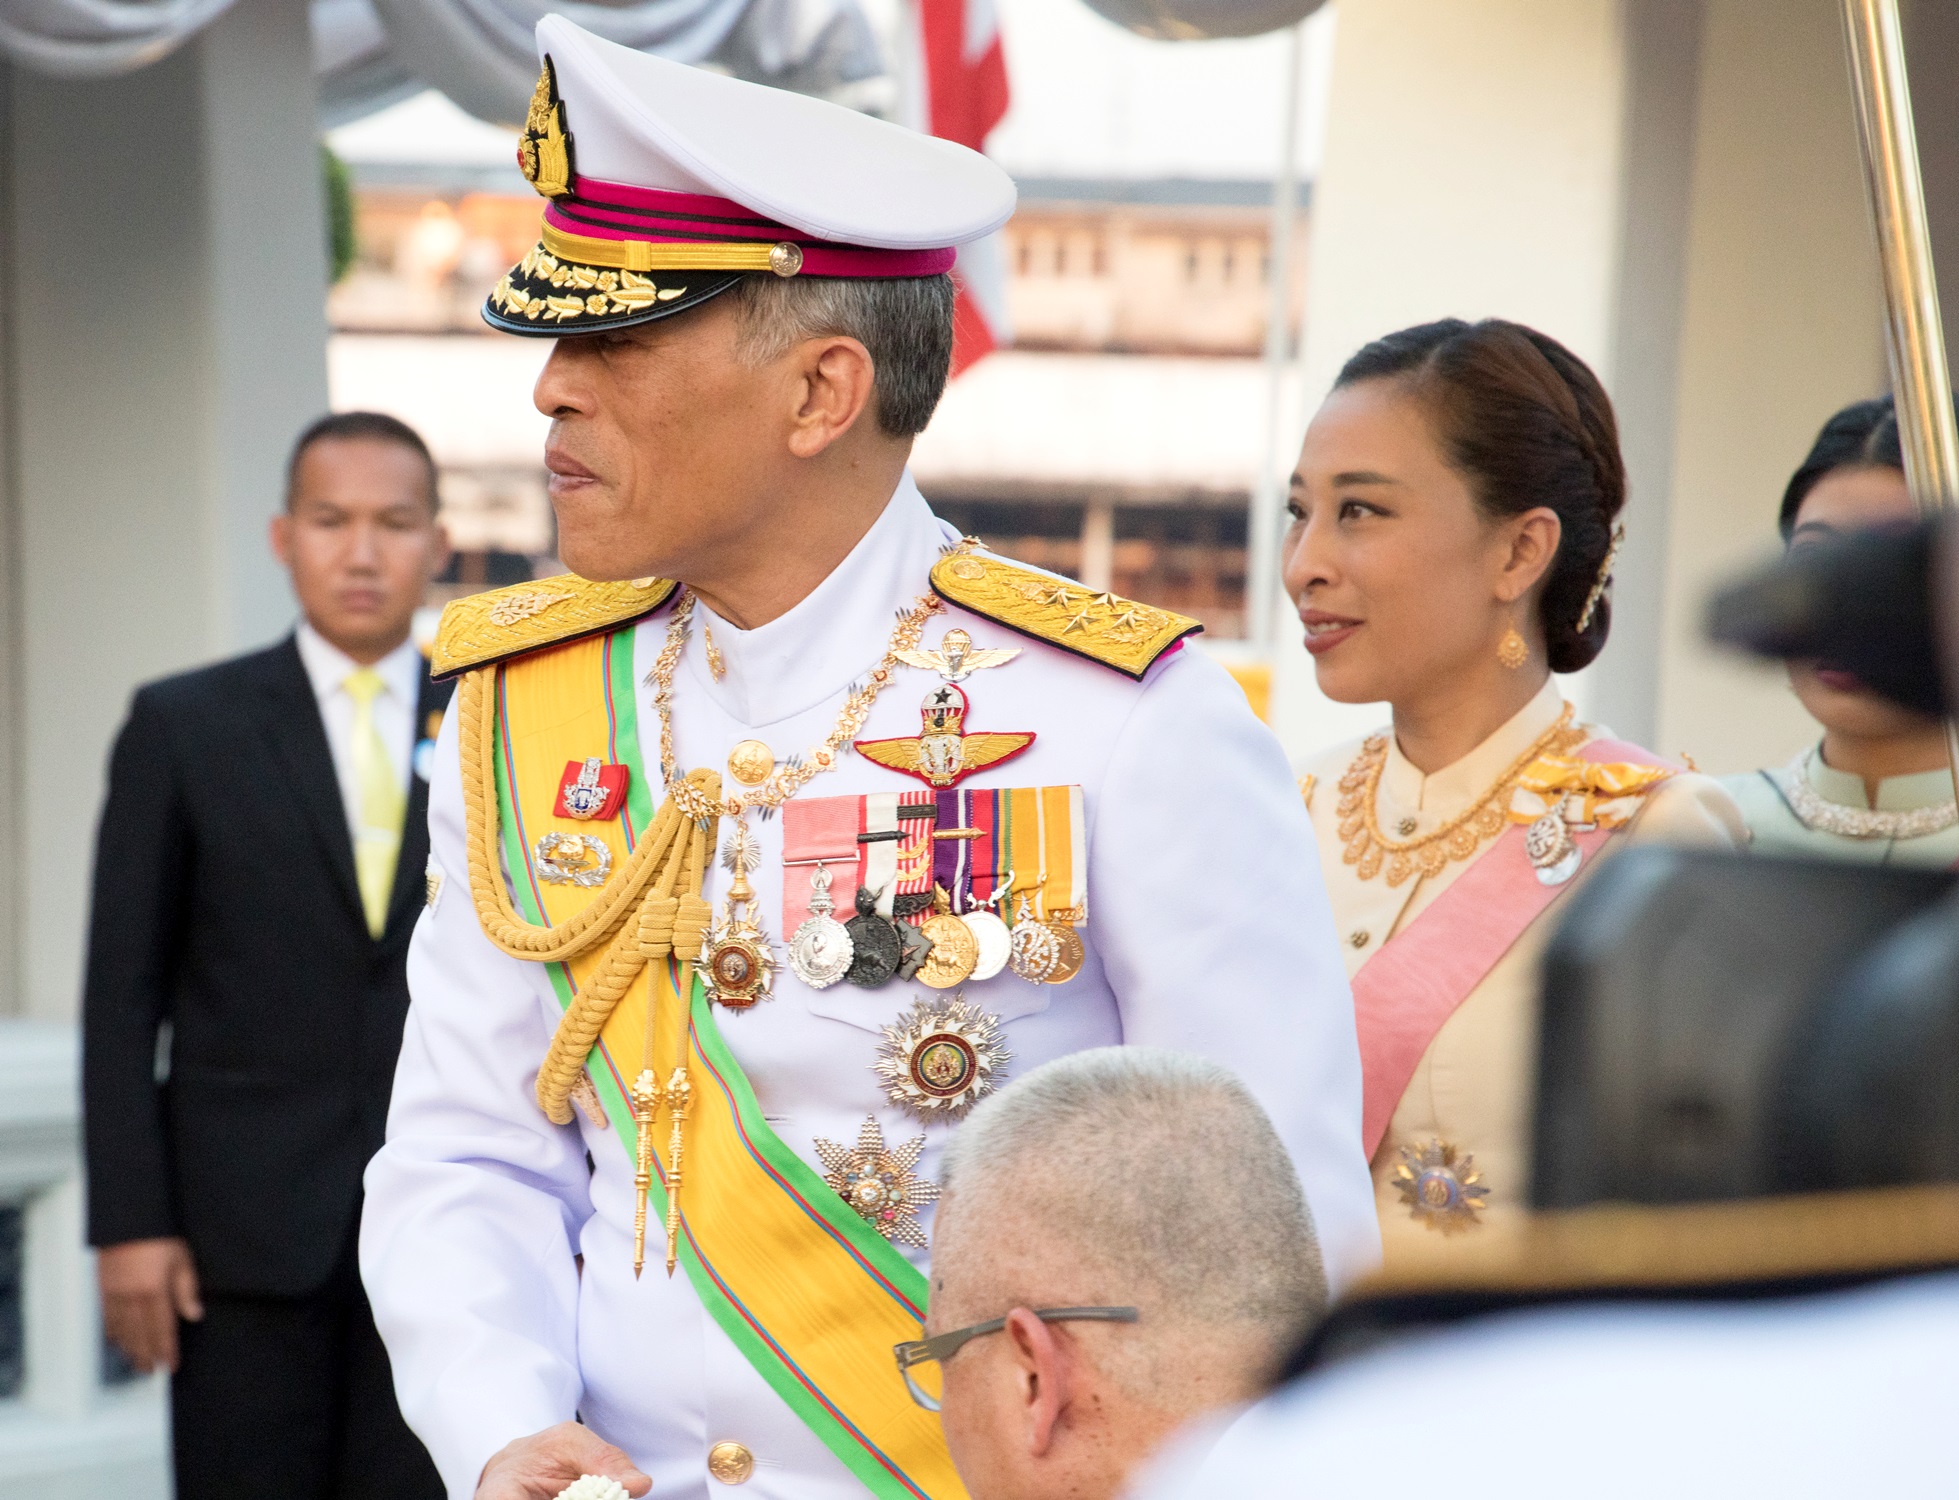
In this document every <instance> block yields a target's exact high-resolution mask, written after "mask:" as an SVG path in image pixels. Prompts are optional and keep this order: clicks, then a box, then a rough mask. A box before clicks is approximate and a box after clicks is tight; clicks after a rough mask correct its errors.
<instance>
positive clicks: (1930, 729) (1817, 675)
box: [1723, 398, 1959, 866]
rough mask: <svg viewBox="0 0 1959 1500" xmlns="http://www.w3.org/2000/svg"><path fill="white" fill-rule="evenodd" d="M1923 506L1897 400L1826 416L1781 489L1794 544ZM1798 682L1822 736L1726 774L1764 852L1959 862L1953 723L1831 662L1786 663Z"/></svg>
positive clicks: (1885, 521) (1908, 516)
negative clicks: (1755, 767) (1761, 764)
mask: <svg viewBox="0 0 1959 1500" xmlns="http://www.w3.org/2000/svg"><path fill="white" fill-rule="evenodd" d="M1916 514H1917V511H1916V509H1915V508H1914V506H1913V505H1912V500H1911V494H1910V491H1908V490H1907V489H1906V488H1905V475H1904V462H1903V459H1902V457H1901V456H1900V452H1899V447H1898V420H1897V416H1896V414H1895V413H1894V412H1893V410H1892V406H1891V402H1890V400H1889V398H1886V399H1884V400H1881V401H1860V402H1858V403H1857V404H1856V405H1854V406H1848V407H1845V408H1844V409H1843V410H1842V411H1840V412H1838V413H1837V414H1836V415H1835V416H1834V417H1832V418H1830V420H1829V421H1828V422H1827V423H1825V424H1824V427H1823V431H1822V432H1821V433H1820V434H1818V436H1817V439H1816V444H1815V446H1814V447H1812V448H1811V449H1810V452H1809V457H1808V458H1807V459H1805V460H1804V462H1803V466H1802V467H1801V468H1800V469H1798V470H1797V471H1796V473H1795V477H1794V478H1792V479H1791V480H1790V481H1789V488H1788V489H1787V491H1785V492H1784V494H1783V497H1782V516H1781V526H1782V535H1783V539H1784V540H1785V541H1787V542H1788V544H1789V546H1790V547H1791V548H1792V549H1793V548H1796V547H1805V546H1813V545H1815V544H1816V543H1817V542H1820V541H1825V540H1828V539H1829V538H1831V537H1834V536H1838V535H1840V534H1842V533H1843V532H1846V531H1856V530H1864V529H1869V528H1871V527H1884V526H1895V525H1901V524H1903V523H1906V522H1909V521H1911V520H1912V519H1913V518H1914V517H1915V516H1916ZM1789 681H1790V685H1791V686H1792V687H1794V688H1795V690H1796V696H1797V697H1798V698H1800V699H1801V700H1802V705H1803V707H1804V708H1806V709H1808V710H1809V713H1810V717H1812V718H1813V719H1815V720H1816V721H1817V723H1819V724H1821V725H1822V726H1823V738H1822V739H1821V741H1819V742H1818V743H1817V744H1815V745H1812V746H1811V747H1810V748H1809V749H1807V750H1805V751H1804V752H1803V753H1802V754H1801V755H1799V756H1797V757H1796V758H1795V759H1794V760H1793V761H1791V762H1790V763H1789V764H1788V765H1786V766H1781V767H1778V768H1776V769H1773V770H1766V771H1756V772H1753V773H1752V774H1750V775H1747V776H1730V777H1725V778H1723V782H1724V784H1725V785H1726V786H1727V788H1728V790H1729V791H1731V792H1732V793H1734V798H1735V801H1737V802H1739V803H1740V804H1741V811H1742V816H1743V817H1744V818H1745V819H1746V820H1747V822H1748V828H1749V832H1750V834H1751V835H1752V847H1753V848H1754V850H1755V851H1756V852H1757V853H1760V854H1790V855H1809V856H1812V857H1822V858H1831V859H1847V860H1857V861H1861V862H1863V863H1866V864H1910V865H1942V866H1951V865H1953V864H1959V811H1955V808H1954V805H1953V795H1952V772H1951V769H1950V767H1949V765H1948V763H1947V760H1946V745H1945V726H1944V725H1943V724H1942V723H1941V722H1940V721H1939V720H1937V719H1934V718H1927V717H1925V716H1924V715H1921V714H1917V713H1913V712H1912V711H1911V710H1909V709H1904V708H1900V707H1898V706H1897V705H1896V704H1893V703H1891V702H1889V701H1887V700H1886V699H1883V698H1880V697H1878V696H1877V694H1875V693H1873V692H1872V691H1871V690H1870V689H1869V688H1867V687H1865V686H1864V685H1863V684H1862V683H1861V682H1859V681H1858V680H1857V679H1856V678H1855V677H1853V676H1852V675H1851V674H1850V673H1848V672H1844V671H1841V670H1839V669H1837V668H1834V667H1832V666H1830V665H1829V664H1828V663H1826V662H1818V661H1798V662H1792V663H1790V666H1789Z"/></svg>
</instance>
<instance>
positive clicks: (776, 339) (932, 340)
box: [729, 272, 952, 437]
mask: <svg viewBox="0 0 1959 1500" xmlns="http://www.w3.org/2000/svg"><path fill="white" fill-rule="evenodd" d="M729 295H731V296H732V297H733V298H734V299H735V311H736V314H737V316H738V318H739V320H740V333H739V339H740V342H739V344H738V348H739V350H740V353H741V357H742V358H743V359H747V360H751V361H753V362H754V363H756V364H763V363H766V362H767V361H769V360H772V359H780V358H781V357H782V355H784V354H785V353H787V352H788V350H789V348H790V346H791V345H793V344H795V343H798V342H800V341H801V340H803V339H810V338H821V337H823V336H824V335H826V334H842V335H843V336H844V337H846V338H853V339H856V340H857V342H858V343H860V344H862V345H863V346H864V347H865V348H866V349H868V350H869V351H870V355H871V364H872V367H873V368H874V369H875V370H876V372H877V395H876V402H877V425H878V426H879V428H881V429H882V430H883V431H884V432H885V433H887V434H888V435H889V436H891V437H915V436H917V435H918V434H919V433H921V432H923V431H924V430H925V424H926V423H927V422H929V421H931V420H932V412H933V411H934V410H935V409H936V408H937V406H938V404H939V397H941V396H943V395H944V394H945V383H946V377H947V375H948V374H949V373H950V371H951V369H952V278H951V277H950V276H788V277H783V276H773V275H770V274H768V273H767V272H762V273H759V274H756V275H753V276H744V277H743V278H742V279H741V282H740V283H739V284H738V285H737V286H736V287H735V288H734V290H733V291H732V292H731V293H730V294H729Z"/></svg>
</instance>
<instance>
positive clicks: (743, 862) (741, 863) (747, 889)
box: [701, 822, 776, 1010]
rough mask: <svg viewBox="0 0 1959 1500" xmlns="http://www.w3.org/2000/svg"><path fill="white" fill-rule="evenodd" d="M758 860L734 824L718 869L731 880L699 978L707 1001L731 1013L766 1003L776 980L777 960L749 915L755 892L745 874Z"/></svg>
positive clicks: (750, 839) (748, 837)
mask: <svg viewBox="0 0 1959 1500" xmlns="http://www.w3.org/2000/svg"><path fill="white" fill-rule="evenodd" d="M755 860H756V849H755V836H754V835H753V834H752V833H750V832H749V831H748V826H747V824H745V823H741V822H737V823H736V824H735V825H734V828H733V830H732V831H731V832H730V833H729V835H728V842H727V843H726V845H725V846H724V847H723V848H722V851H721V863H722V865H723V866H724V867H725V868H726V869H728V870H729V871H730V872H731V873H732V874H733V875H734V877H735V878H734V883H733V884H731V885H730V886H729V887H728V896H727V899H726V901H724V902H723V903H722V907H721V920H720V921H719V922H717V923H716V924H715V925H714V926H713V927H712V928H711V929H709V931H708V934H707V939H706V943H705V945H704V946H703V948H702V950H701V971H702V973H701V978H702V982H703V984H704V985H705V986H706V989H707V993H708V998H709V999H710V1000H712V1001H713V1002H714V1003H715V1004H716V1005H721V1006H725V1007H726V1008H727V1009H729V1010H747V1009H749V1008H750V1007H751V1006H753V1005H754V1004H755V1003H756V1002H757V1001H758V1000H766V999H768V998H769V981H770V980H771V979H772V978H774V976H775V964H776V960H775V954H774V953H773V952H772V951H770V946H769V940H768V937H767V936H766V935H765V934H764V933H763V931H762V928H761V926H760V924H758V923H757V922H755V921H754V920H753V918H752V917H751V916H750V915H748V913H749V911H750V909H751V908H752V907H753V905H754V902H755V889H754V887H753V886H751V885H750V884H749V883H748V872H749V870H750V869H751V868H752V867H753V866H754V864H755Z"/></svg>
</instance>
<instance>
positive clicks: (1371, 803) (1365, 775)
mask: <svg viewBox="0 0 1959 1500" xmlns="http://www.w3.org/2000/svg"><path fill="white" fill-rule="evenodd" d="M1571 719H1572V709H1571V705H1570V704H1569V703H1567V704H1566V705H1565V707H1564V712H1563V713H1561V714H1559V715H1558V722H1557V723H1555V724H1553V725H1552V726H1551V727H1550V728H1549V729H1547V730H1545V731H1544V733H1543V734H1541V735H1539V736H1538V737H1537V739H1536V740H1534V741H1533V742H1532V743H1531V747H1530V748H1529V749H1528V750H1526V751H1525V752H1524V753H1523V754H1522V755H1520V756H1518V757H1517V759H1516V760H1515V762H1513V763H1512V764H1511V766H1510V768H1509V769H1508V770H1507V771H1505V772H1504V773H1503V775H1501V776H1500V777H1498V778H1497V780H1496V783H1495V784H1494V785H1493V786H1491V787H1490V789H1489V790H1488V791H1486V792H1485V793H1483V795H1482V796H1480V797H1478V798H1477V799H1476V801H1475V802H1473V803H1471V804H1470V805H1469V807H1468V808H1466V809H1465V810H1464V811H1462V812H1460V813H1458V814H1457V815H1456V816H1455V817H1453V818H1451V819H1449V821H1448V822H1446V823H1444V824H1443V825H1442V826H1441V827H1440V828H1437V829H1435V830H1434V831H1433V832H1430V833H1425V834H1423V835H1422V836H1421V837H1419V838H1400V839H1393V838H1389V837H1388V836H1387V834H1385V833H1383V832H1382V831H1381V825H1380V822H1379V821H1378V819H1377V816H1376V813H1375V802H1376V799H1377V797H1378V796H1379V793H1380V790H1381V773H1382V772H1383V771H1384V770H1386V769H1387V764H1388V736H1387V735H1385V734H1377V735H1371V736H1369V738H1368V740H1367V742H1366V743H1365V744H1363V745H1362V746H1361V748H1360V754H1359V755H1358V756H1357V757H1355V759H1354V763H1353V764H1352V765H1350V766H1349V767H1347V770H1346V774H1345V775H1343V776H1342V777H1341V778H1340V803H1339V807H1338V814H1339V818H1340V838H1341V840H1342V842H1344V843H1345V844H1346V846H1347V847H1346V848H1345V850H1344V851H1342V853H1341V856H1340V857H1341V859H1342V860H1343V861H1344V862H1345V863H1347V864H1350V865H1357V866H1359V869H1358V871H1357V872H1356V873H1358V874H1359V876H1360V878H1361V879H1362V880H1372V879H1373V878H1374V877H1375V876H1376V875H1377V874H1379V873H1380V870H1381V865H1382V863H1383V862H1384V861H1385V862H1386V864H1387V867H1388V884H1389V885H1390V886H1397V885H1400V884H1401V883H1402V881H1404V880H1406V879H1407V878H1408V877H1409V876H1410V875H1412V874H1414V873H1415V872H1416V871H1417V870H1419V871H1420V872H1421V873H1422V874H1423V875H1436V874H1440V873H1441V871H1442V870H1443V869H1444V868H1445V867H1446V866H1447V865H1448V864H1449V863H1450V861H1452V860H1459V859H1468V858H1469V856H1470V855H1472V854H1474V853H1475V852H1476V850H1477V848H1478V847H1479V846H1480V845H1481V844H1482V842H1483V841H1484V840H1485V839H1487V838H1491V837H1493V836H1494V835H1496V834H1498V833H1501V832H1502V831H1503V826H1504V824H1505V822H1506V821H1508V819H1509V815H1510V798H1511V794H1512V793H1514V792H1515V791H1516V789H1517V780H1518V778H1519V777H1521V776H1522V775H1523V774H1524V768H1525V767H1526V766H1528V765H1529V764H1530V763H1531V762H1532V761H1534V760H1536V759H1537V758H1538V757H1539V756H1540V755H1563V754H1566V753H1567V752H1569V751H1572V750H1575V749H1577V748H1578V746H1580V745H1582V744H1583V743H1584V742H1585V738H1586V735H1585V731H1584V730H1583V729H1581V728H1579V727H1577V726H1576V725H1574V724H1573V723H1572V722H1571ZM1411 821H1412V820H1411ZM1401 831H1402V832H1403V833H1413V832H1414V829H1413V828H1412V827H1409V826H1407V825H1405V824H1404V825H1403V828H1402V830H1401Z"/></svg>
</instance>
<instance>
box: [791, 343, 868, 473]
mask: <svg viewBox="0 0 1959 1500" xmlns="http://www.w3.org/2000/svg"><path fill="white" fill-rule="evenodd" d="M802 355H803V359H804V364H803V369H802V381H801V398H802V399H801V401H800V402H799V404H798V405H797V407H796V411H795V415H794V416H793V417H792V419H791V425H790V430H789V451H790V452H791V453H793V454H795V455H796V457H798V458H815V457H816V456H817V455H818V454H820V453H822V452H823V451H824V449H826V448H828V447H829V446H830V445H831V444H832V443H834V442H836V441H837V439H838V438H840V437H842V436H843V435H844V434H845V433H846V432H848V431H850V429H851V428H852V427H854V426H855V425H856V424H857V421H858V419H859V418H860V417H862V416H863V415H864V412H865V409H866V408H867V407H869V406H870V405H871V403H872V401H873V400H874V399H875V395H874V392H875V390H876V383H877V368H876V366H875V365H874V364H872V362H871V351H870V350H868V349H866V348H865V347H864V346H863V345H862V344H860V343H858V342H857V340H856V339H852V338H844V337H843V336H841V335H835V336H832V337H829V338H823V339H811V340H808V341H807V342H806V343H804V344H803V346H802Z"/></svg>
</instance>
